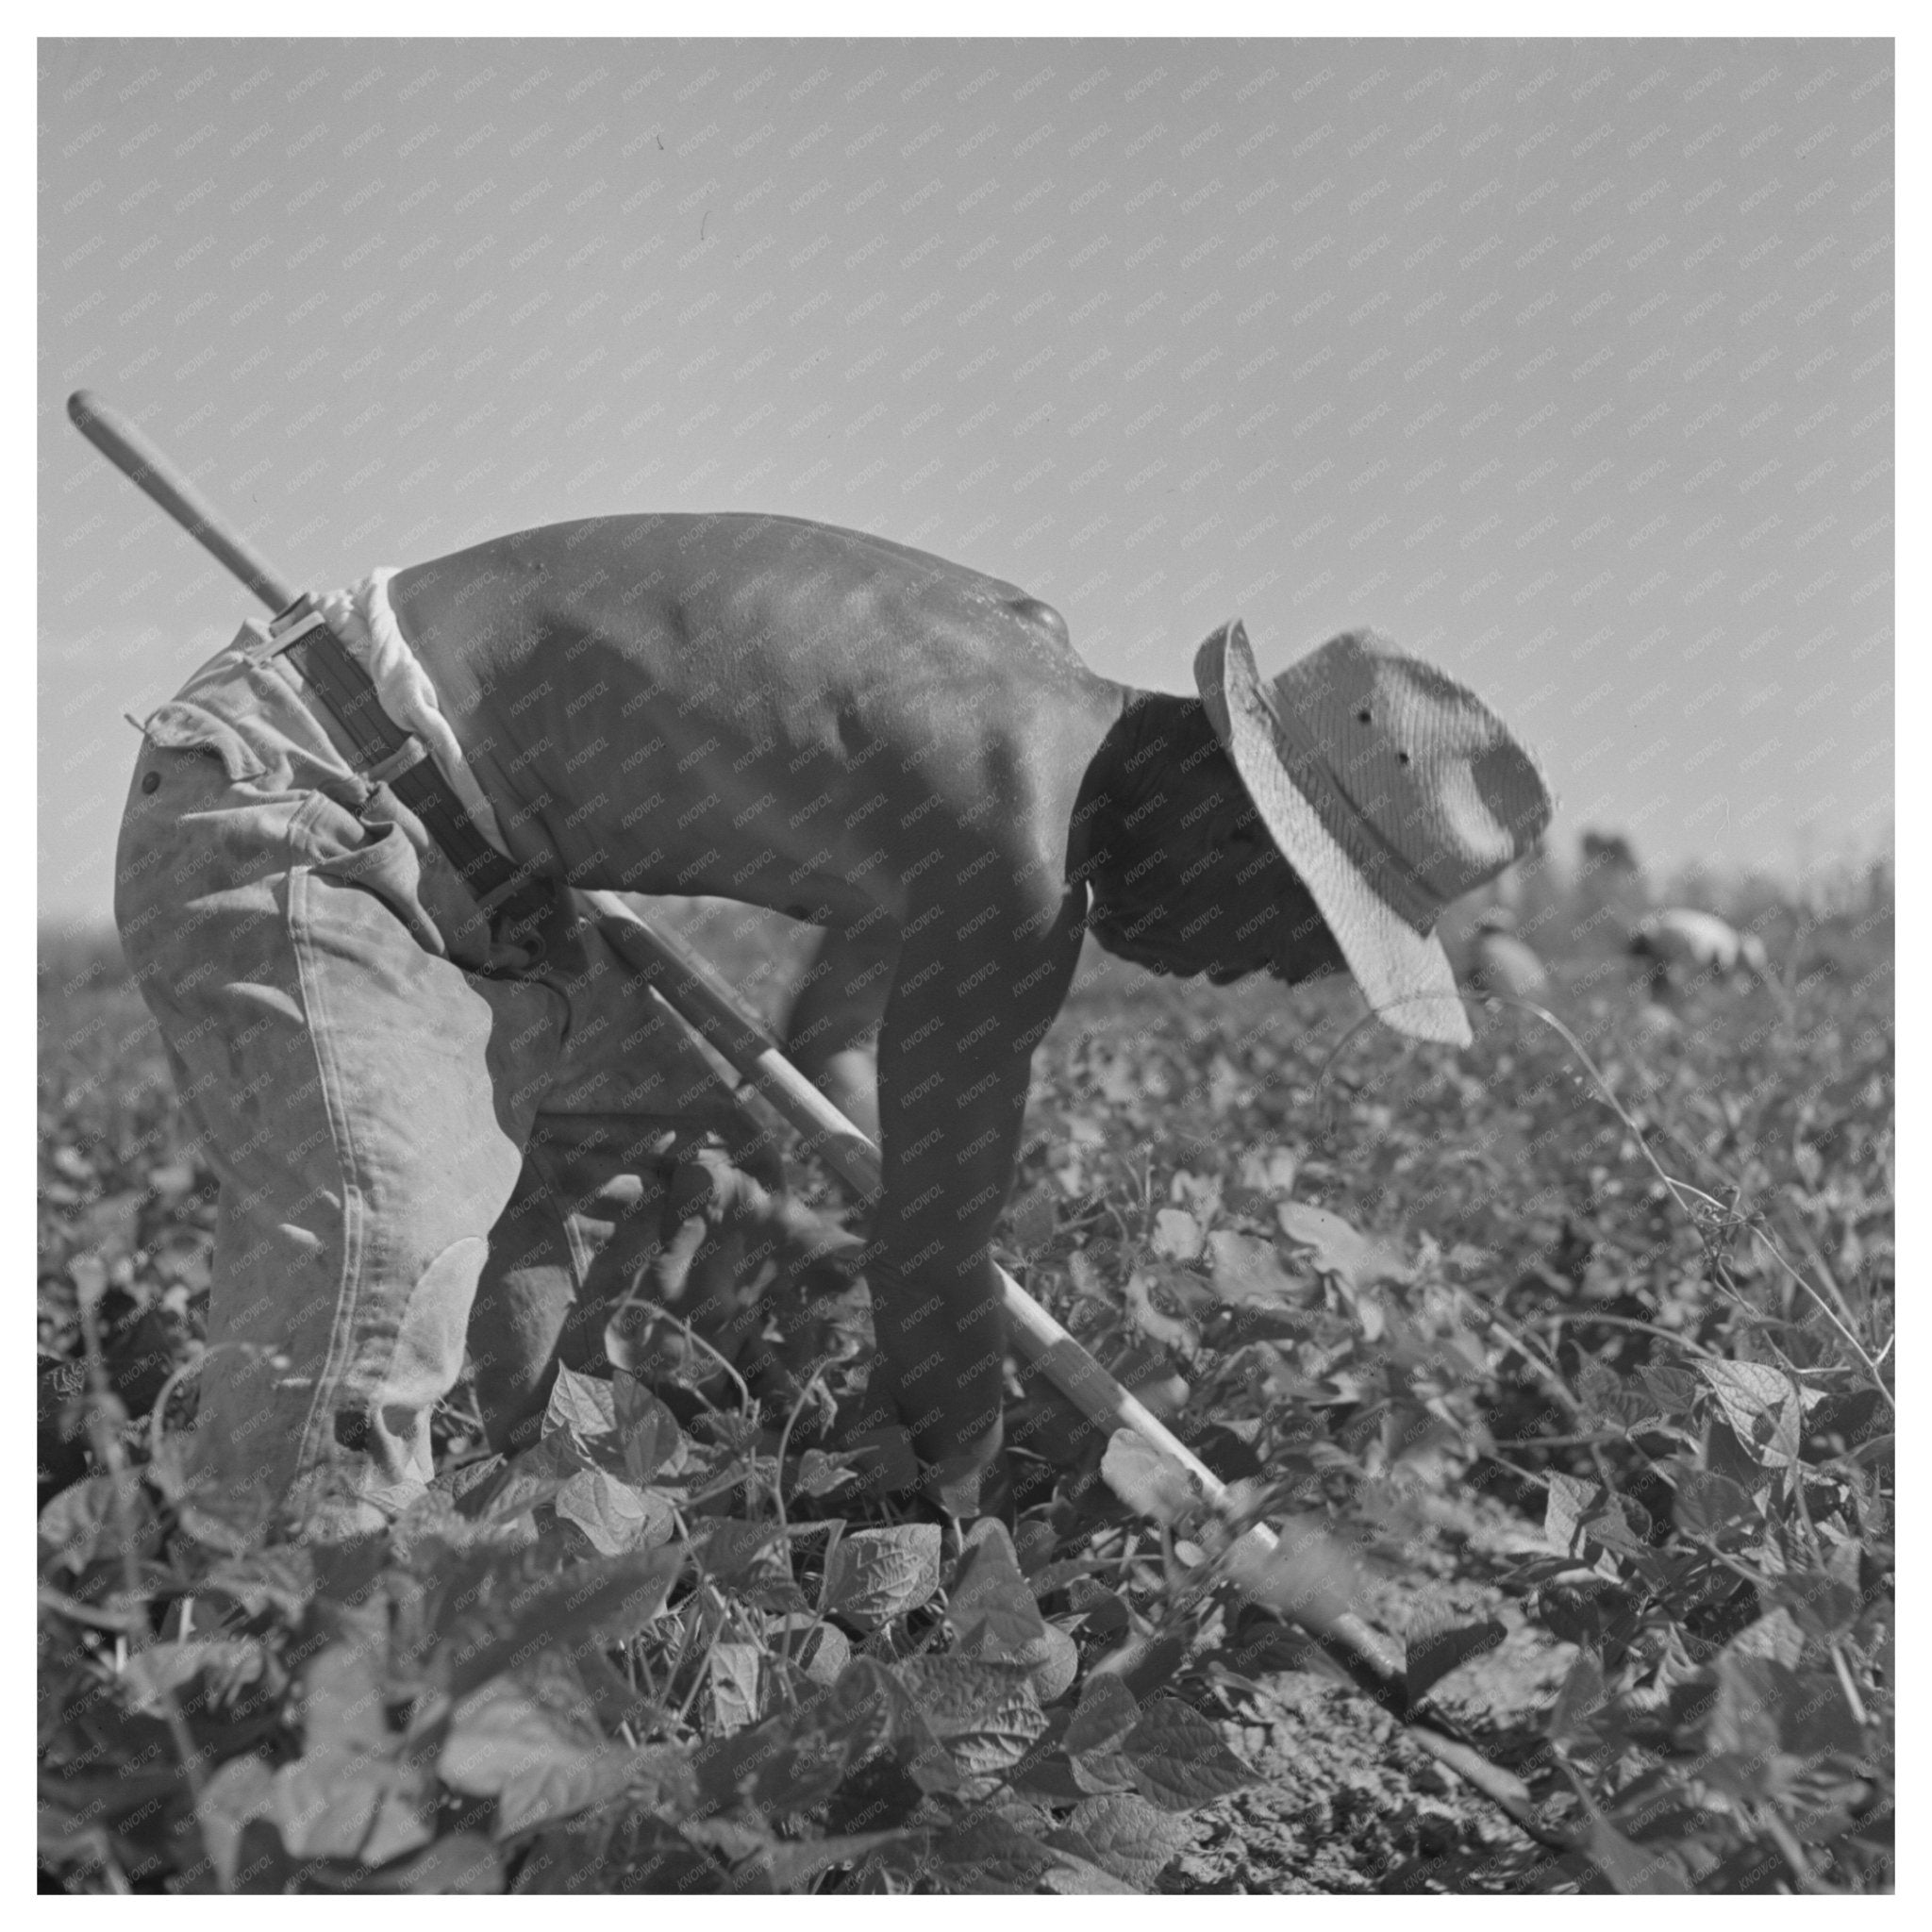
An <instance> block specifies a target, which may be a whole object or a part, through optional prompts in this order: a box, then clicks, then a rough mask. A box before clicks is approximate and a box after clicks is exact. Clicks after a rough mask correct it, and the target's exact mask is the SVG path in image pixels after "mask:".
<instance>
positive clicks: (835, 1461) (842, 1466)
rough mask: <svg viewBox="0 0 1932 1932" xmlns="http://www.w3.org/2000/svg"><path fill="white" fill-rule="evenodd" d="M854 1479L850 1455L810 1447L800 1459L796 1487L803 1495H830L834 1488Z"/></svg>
mask: <svg viewBox="0 0 1932 1932" xmlns="http://www.w3.org/2000/svg"><path fill="white" fill-rule="evenodd" d="M854 1480H855V1476H854V1473H853V1470H852V1466H851V1458H850V1457H845V1456H828V1455H827V1454H826V1453H825V1452H824V1450H823V1449H808V1450H807V1451H806V1452H805V1454H804V1455H803V1456H801V1457H799V1459H798V1476H797V1481H796V1488H797V1491H798V1493H799V1494H800V1495H802V1496H829V1495H830V1494H831V1493H832V1491H834V1490H836V1489H839V1488H841V1486H842V1485H843V1484H846V1483H849V1482H852V1481H854Z"/></svg>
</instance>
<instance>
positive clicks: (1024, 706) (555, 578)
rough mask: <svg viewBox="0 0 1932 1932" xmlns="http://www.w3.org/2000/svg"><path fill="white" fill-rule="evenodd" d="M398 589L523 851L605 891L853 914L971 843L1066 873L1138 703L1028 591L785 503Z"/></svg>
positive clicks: (438, 565)
mask: <svg viewBox="0 0 1932 1932" xmlns="http://www.w3.org/2000/svg"><path fill="white" fill-rule="evenodd" d="M391 595H392V597H393V599H394V602H395V606H396V608H397V611H398V614H399V617H400V619H401V622H402V625H403V627H404V630H405V632H406V634H407V635H408V637H409V639H410V641H411V642H412V644H414V646H415V648H416V649H417V651H418V653H419V655H420V656H421V657H422V658H423V660H424V662H425V666H426V668H427V669H428V671H429V673H430V675H431V677H432V679H433V680H434V682H435V684H436V687H437V690H438V692H439V694H440V696H441V702H442V705H443V708H444V710H445V711H446V712H447V713H448V714H449V715H450V717H451V720H452V723H453V724H454V725H455V728H456V731H457V735H458V739H459V740H460V741H462V742H463V744H464V747H465V749H466V751H467V752H468V754H469V756H470V757H471V758H472V761H473V763H474V764H475V769H476V771H477V774H478V777H479V779H480V780H481V781H482V783H483V785H484V788H485V790H486V791H487V792H489V793H490V795H491V799H492V802H493V803H494V804H496V806H497V808H498V814H499V817H500V819H501V820H502V822H503V824H504V825H505V827H506V830H507V833H508V840H509V843H510V846H511V849H512V851H513V853H514V854H515V855H516V856H517V857H519V858H524V857H540V856H548V855H554V858H555V859H556V860H558V861H560V862H561V865H562V867H563V868H564V870H566V871H567V873H568V874H569V875H570V877H571V878H572V880H573V881H574V882H575V883H576V884H579V885H584V886H602V887H611V888H617V889H621V890H626V891H645V892H668V893H710V894H717V895H720V896H724V897H729V898H736V899H741V900H745V901H748V902H750V903H753V904H757V905H762V906H768V907H771V908H774V909H776V910H778V911H782V912H789V913H792V914H794V915H804V916H808V917H817V918H824V917H826V916H829V917H830V918H832V919H834V920H839V921H849V920H851V919H853V918H856V917H859V916H862V915H863V914H864V913H865V912H866V911H867V910H869V909H870V908H872V907H874V906H879V907H882V908H884V909H886V910H887V911H888V912H889V914H890V915H891V916H892V917H893V918H895V919H897V918H901V917H903V916H905V915H906V914H907V912H908V907H909V905H910V904H911V902H912V901H915V900H917V899H918V898H919V897H920V896H921V895H920V894H919V893H918V892H917V891H916V887H917V883H918V881H919V879H921V878H923V877H924V876H925V874H926V873H927V872H930V871H933V870H936V869H938V868H940V867H941V866H942V865H943V862H944V858H943V857H942V858H941V859H938V860H935V859H933V858H931V857H930V855H932V854H933V853H934V852H935V851H940V852H941V854H942V855H950V853H951V851H952V849H953V848H954V847H955V846H956V845H964V846H967V847H970V848H971V850H970V852H967V853H965V854H963V855H962V856H963V857H968V858H976V857H978V856H979V854H980V853H982V852H988V851H992V852H997V853H998V854H999V855H1000V857H1001V858H1005V859H1007V860H1008V861H1009V863H1017V864H1019V865H1024V864H1027V863H1032V862H1038V863H1041V864H1043V865H1045V866H1047V867H1049V868H1050V870H1051V872H1052V874H1053V875H1054V877H1055V879H1056V880H1057V879H1058V874H1059V873H1060V872H1061V870H1062V868H1063V861H1064V857H1065V836H1066V828H1067V824H1068V821H1069V818H1070V816H1071V811H1072V806H1073V799H1074V791H1075V790H1077V786H1078V783H1079V779H1080V775H1081V773H1082V771H1083V770H1084V768H1085V763H1086V759H1087V757H1088V756H1090V755H1091V749H1092V746H1093V744H1094V743H1095V742H1097V737H1096V736H1095V726H1096V722H1097V724H1098V727H1099V729H1100V730H1104V729H1105V726H1106V724H1108V723H1110V722H1111V720H1112V718H1113V717H1114V716H1115V715H1117V713H1118V709H1119V706H1120V702H1121V699H1120V689H1119V687H1117V686H1113V685H1111V684H1109V683H1108V681H1107V680H1105V679H1102V678H1099V677H1097V676H1096V675H1094V674H1093V673H1092V672H1091V671H1090V670H1089V669H1088V668H1087V667H1086V666H1085V665H1084V664H1083V663H1081V661H1080V659H1079V658H1077V657H1076V656H1075V654H1074V651H1073V648H1072V646H1071V644H1070V643H1069V642H1068V641H1067V634H1066V627H1065V625H1064V624H1063V623H1062V622H1061V621H1060V619H1059V617H1058V613H1056V612H1054V611H1052V610H1051V609H1049V608H1048V607H1046V606H1045V605H1043V604H1041V603H1039V602H1038V601H1037V600H1034V599H1031V598H1029V597H1027V596H1026V595H1025V594H1024V592H1023V591H1019V590H1018V589H1016V588H1015V587H1014V586H1012V585H1010V584H1007V583H1002V582H1000V581H999V580H997V579H995V578H991V577H987V576H983V575H980V574H979V573H977V572H974V571H970V570H967V569H965V568H964V567H962V566H960V565H958V564H953V563H948V562H946V561H944V560H943V559H941V558H935V557H929V556H926V555H924V553H922V552H919V551H915V550H908V549H906V548H904V547H902V546H900V545H897V544H892V543H889V542H887V541H883V540H881V539H876V538H872V537H867V536H863V535H861V534H859V533H858V532H854V531H849V530H840V529H835V528H831V527H829V526H826V525H817V524H809V523H803V522H799V521H796V520H793V519H790V518H780V517H766V516H750V515H723V516H634V517H608V518H598V519H593V520H591V521H588V522H584V523H577V524H561V525H550V526H547V527H545V528H542V529H539V530H533V531H527V532H524V533H521V534H519V535H516V536H511V537H505V538H500V539H496V540H494V541H491V542H489V543H485V544H482V545H479V546H478V547H476V548H475V549H473V550H467V551H463V552H460V553H458V554H457V555H456V556H453V557H449V558H442V559H440V560H438V561H436V562H433V563H428V564H424V565H421V566H418V567H416V568H414V569H410V570H406V571H404V572H402V573H401V574H400V575H398V576H397V577H396V578H395V580H394V582H393V584H392V586H391ZM922 861H924V862H925V866H924V871H922V870H920V869H919V868H920V867H921V862H922Z"/></svg>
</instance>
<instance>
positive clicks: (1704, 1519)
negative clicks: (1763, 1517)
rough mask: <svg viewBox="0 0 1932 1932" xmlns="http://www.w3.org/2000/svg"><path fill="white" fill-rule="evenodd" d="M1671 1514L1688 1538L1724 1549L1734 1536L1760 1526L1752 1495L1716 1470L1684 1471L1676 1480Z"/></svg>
mask: <svg viewBox="0 0 1932 1932" xmlns="http://www.w3.org/2000/svg"><path fill="white" fill-rule="evenodd" d="M1671 1514H1672V1516H1673V1518H1674V1520H1675V1522H1676V1524H1677V1527H1678V1528H1679V1529H1681V1530H1682V1531H1683V1532H1684V1533H1685V1535H1686V1536H1691V1537H1696V1538H1698V1539H1700V1540H1701V1541H1705V1542H1710V1543H1717V1544H1719V1545H1720V1546H1722V1545H1723V1544H1724V1541H1726V1538H1727V1537H1728V1538H1729V1540H1730V1541H1736V1535H1735V1534H1734V1532H1736V1531H1739V1530H1745V1531H1749V1530H1753V1529H1755V1528H1756V1527H1757V1522H1758V1513H1757V1504H1756V1503H1754V1502H1753V1501H1752V1500H1751V1492H1750V1491H1748V1490H1746V1489H1744V1488H1742V1487H1741V1486H1740V1484H1738V1483H1734V1482H1733V1481H1732V1480H1731V1479H1730V1477H1729V1476H1727V1475H1719V1474H1717V1473H1716V1472H1715V1471H1713V1470H1707V1469H1684V1470H1682V1471H1681V1472H1680V1473H1679V1474H1678V1476H1677V1494H1676V1499H1675V1501H1674V1503H1673V1505H1672V1507H1671Z"/></svg>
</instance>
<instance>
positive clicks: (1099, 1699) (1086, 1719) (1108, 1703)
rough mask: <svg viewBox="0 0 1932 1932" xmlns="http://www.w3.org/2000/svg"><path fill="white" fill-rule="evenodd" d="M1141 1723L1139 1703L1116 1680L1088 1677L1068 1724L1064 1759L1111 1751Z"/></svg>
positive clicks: (1132, 1694) (1112, 1678)
mask: <svg viewBox="0 0 1932 1932" xmlns="http://www.w3.org/2000/svg"><path fill="white" fill-rule="evenodd" d="M1140 1722H1141V1706H1140V1703H1139V1701H1138V1700H1137V1699H1136V1698H1135V1696H1134V1693H1133V1692H1132V1691H1129V1690H1128V1689H1127V1687H1126V1686H1125V1685H1124V1684H1123V1683H1122V1682H1121V1680H1120V1679H1119V1678H1118V1677H1090V1678H1088V1680H1087V1682H1086V1684H1085V1686H1084V1687H1083V1688H1082V1690H1081V1691H1080V1702H1079V1704H1078V1705H1077V1706H1076V1707H1075V1708H1074V1715H1073V1718H1072V1720H1071V1721H1070V1722H1069V1724H1068V1725H1067V1736H1066V1752H1067V1756H1068V1757H1087V1756H1089V1755H1090V1754H1092V1753H1098V1752H1106V1751H1112V1750H1113V1749H1115V1747H1116V1746H1118V1745H1121V1744H1124V1742H1125V1741H1126V1740H1127V1736H1128V1734H1129V1733H1130V1732H1131V1731H1132V1730H1133V1728H1134V1726H1135V1725H1136V1724H1139V1723H1140Z"/></svg>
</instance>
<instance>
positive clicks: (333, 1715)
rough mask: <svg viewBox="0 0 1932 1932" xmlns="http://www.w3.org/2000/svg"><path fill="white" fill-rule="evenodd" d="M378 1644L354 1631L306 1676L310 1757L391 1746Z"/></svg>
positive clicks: (331, 1646)
mask: <svg viewBox="0 0 1932 1932" xmlns="http://www.w3.org/2000/svg"><path fill="white" fill-rule="evenodd" d="M376 1642H377V1640H376V1638H375V1636H374V1635H373V1634H372V1633H370V1632H369V1631H367V1630H365V1629H356V1628H353V1627H352V1628H351V1630H350V1632H349V1634H348V1635H346V1636H344V1637H343V1638H341V1640H339V1641H336V1642H334V1643H331V1644H329V1645H327V1646H326V1648H325V1649H323V1650H322V1651H320V1652H318V1653H317V1654H316V1656H315V1657H313V1658H312V1659H311V1660H310V1662H309V1664H308V1669H307V1670H305V1671H304V1672H303V1674H302V1732H303V1737H304V1740H306V1743H307V1746H308V1753H309V1755H310V1756H311V1757H317V1756H326V1755H331V1754H333V1755H339V1756H340V1755H352V1756H353V1755H357V1754H360V1753H362V1752H368V1751H375V1752H380V1751H382V1750H384V1749H386V1748H387V1747H388V1745H389V1743H390V1742H391V1738H392V1736H393V1734H392V1732H391V1729H390V1725H389V1717H388V1714H387V1712H386V1710H385V1708H384V1700H383V1672H382V1657H381V1654H380V1653H379V1651H378V1650H377V1649H376ZM290 1849H291V1850H293V1849H294V1847H293V1846H292V1845H291V1847H290Z"/></svg>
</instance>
